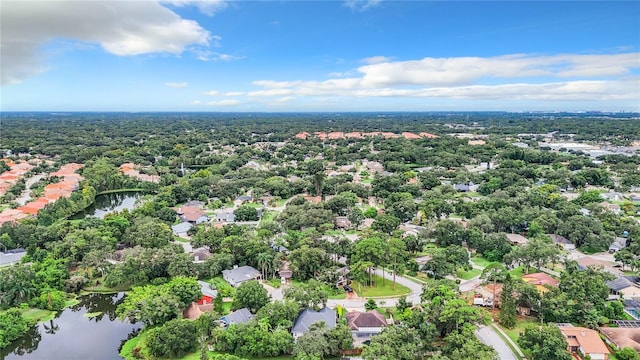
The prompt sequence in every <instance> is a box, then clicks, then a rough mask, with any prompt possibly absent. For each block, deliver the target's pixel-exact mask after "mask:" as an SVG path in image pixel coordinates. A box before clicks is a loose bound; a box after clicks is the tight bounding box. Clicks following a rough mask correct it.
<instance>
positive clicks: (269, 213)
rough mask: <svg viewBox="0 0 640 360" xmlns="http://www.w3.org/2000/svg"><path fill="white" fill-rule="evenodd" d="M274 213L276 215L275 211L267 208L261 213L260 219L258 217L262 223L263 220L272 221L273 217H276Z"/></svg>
mask: <svg viewBox="0 0 640 360" xmlns="http://www.w3.org/2000/svg"><path fill="white" fill-rule="evenodd" d="M276 215H278V212H277V211H270V210H267V211H265V212H263V213H262V219H260V222H261V223H263V222H269V221H273V219H275V218H276Z"/></svg>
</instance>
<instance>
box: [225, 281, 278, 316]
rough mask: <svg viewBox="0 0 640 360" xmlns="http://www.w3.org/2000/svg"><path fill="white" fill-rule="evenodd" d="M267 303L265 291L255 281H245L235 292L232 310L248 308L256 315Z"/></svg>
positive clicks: (267, 298)
mask: <svg viewBox="0 0 640 360" xmlns="http://www.w3.org/2000/svg"><path fill="white" fill-rule="evenodd" d="M268 302H269V295H268V294H267V290H266V289H265V288H264V287H262V285H261V284H260V283H259V282H257V281H255V280H250V281H245V282H243V283H242V284H240V286H238V289H237V290H236V295H235V296H234V298H233V305H232V306H231V307H232V308H233V309H234V310H237V309H241V308H245V307H246V308H248V309H249V311H251V312H252V313H254V314H255V313H256V312H257V311H258V310H260V309H261V308H262V307H263V306H265V305H266V304H267V303H268Z"/></svg>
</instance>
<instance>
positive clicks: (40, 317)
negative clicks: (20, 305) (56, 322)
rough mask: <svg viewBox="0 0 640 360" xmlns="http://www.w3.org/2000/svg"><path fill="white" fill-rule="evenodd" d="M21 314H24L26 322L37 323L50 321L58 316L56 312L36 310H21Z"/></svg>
mask: <svg viewBox="0 0 640 360" xmlns="http://www.w3.org/2000/svg"><path fill="white" fill-rule="evenodd" d="M20 312H22V317H24V318H25V319H26V320H33V321H35V322H42V321H49V320H52V319H53V318H54V317H55V316H56V312H55V311H51V310H43V309H36V308H27V309H24V310H23V309H20Z"/></svg>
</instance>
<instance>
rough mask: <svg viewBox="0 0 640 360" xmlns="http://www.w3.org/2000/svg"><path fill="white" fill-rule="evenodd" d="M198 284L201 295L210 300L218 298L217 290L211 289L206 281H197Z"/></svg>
mask: <svg viewBox="0 0 640 360" xmlns="http://www.w3.org/2000/svg"><path fill="white" fill-rule="evenodd" d="M198 284H199V285H200V291H201V292H202V295H207V296H211V297H212V298H215V297H218V290H216V289H212V288H211V284H209V283H208V282H206V281H201V280H198Z"/></svg>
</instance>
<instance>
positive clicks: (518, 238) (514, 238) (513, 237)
mask: <svg viewBox="0 0 640 360" xmlns="http://www.w3.org/2000/svg"><path fill="white" fill-rule="evenodd" d="M507 238H508V239H509V241H510V242H511V243H513V244H518V245H521V244H526V243H528V242H529V240H528V239H527V238H526V237H524V236H522V235H520V234H507Z"/></svg>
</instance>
